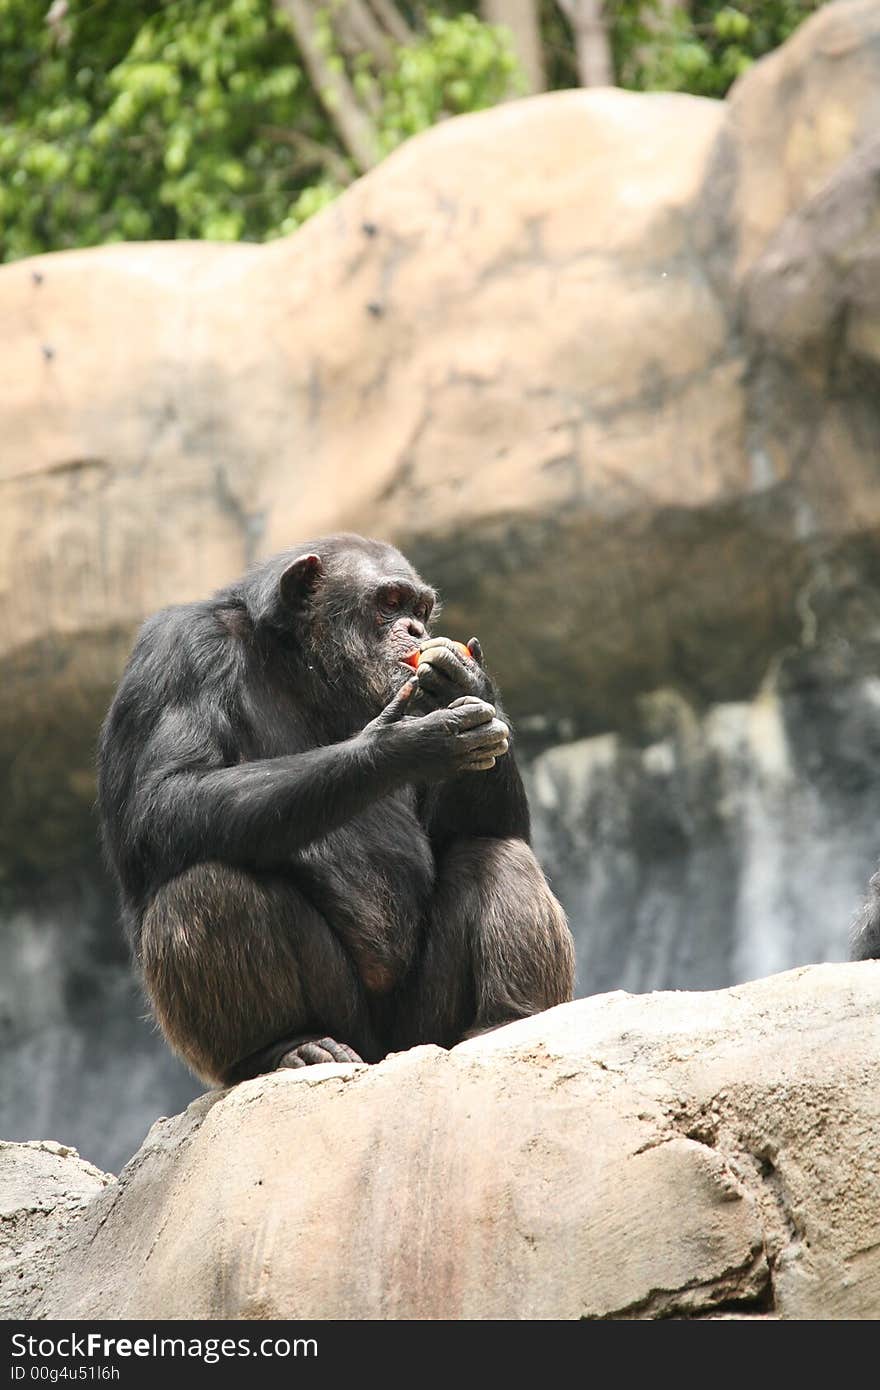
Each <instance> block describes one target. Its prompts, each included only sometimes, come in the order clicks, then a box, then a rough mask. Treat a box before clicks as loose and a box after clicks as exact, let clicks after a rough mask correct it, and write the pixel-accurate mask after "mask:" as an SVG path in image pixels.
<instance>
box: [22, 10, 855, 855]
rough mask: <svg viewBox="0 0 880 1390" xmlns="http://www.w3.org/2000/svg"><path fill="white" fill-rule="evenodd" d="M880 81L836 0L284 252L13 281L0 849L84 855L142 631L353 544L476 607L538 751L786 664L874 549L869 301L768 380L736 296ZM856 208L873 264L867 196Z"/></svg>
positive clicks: (510, 136) (383, 192)
mask: <svg viewBox="0 0 880 1390" xmlns="http://www.w3.org/2000/svg"><path fill="white" fill-rule="evenodd" d="M878 93H880V13H878V10H877V7H876V5H873V4H871V3H868V0H851V3H847V4H841V5H830V6H825V7H823V9H822V11H821V12H820V13H819V14H818V15H817V16H816V17H815V18H814V19H813V20H812V21H810V22H809V23H807V24H805V25H804V26H803V27H802V29H801V30H799V31H798V33H797V35H796V36H795V38H794V39H793V40H792V41H791V43H790V44H788V45H787V46H786V47H785V48H784V49H783V50H781V51H780V52H778V53H776V54H774V55H771V57H770V58H768V59H767V60H766V61H765V62H763V63H761V64H759V65H758V66H757V67H756V69H755V70H754V72H752V73H750V74H748V75H747V76H746V77H745V78H744V79H743V81H742V82H741V83H740V84H739V85H738V87H737V88H736V90H735V92H734V94H733V96H732V98H731V100H730V101H729V102H727V103H720V102H711V101H704V100H701V99H698V98H695V97H688V96H681V95H670V94H654V95H639V94H634V93H629V92H622V91H566V92H559V93H555V94H551V95H547V96H542V97H537V98H533V99H530V100H527V101H523V102H515V103H511V104H508V105H505V106H502V107H499V108H497V109H495V110H492V111H488V112H484V113H481V114H478V115H474V116H469V117H466V118H462V119H460V120H456V121H450V122H447V123H445V124H443V125H441V126H439V127H436V128H435V129H433V130H431V131H429V132H427V133H425V134H424V135H423V136H421V137H419V138H417V139H415V140H412V141H410V142H409V143H408V144H406V145H405V146H404V147H403V148H402V149H400V150H399V151H397V152H396V153H395V154H394V155H393V156H392V157H391V158H389V159H388V160H386V161H385V162H384V163H383V164H382V165H381V166H380V167H379V168H378V169H376V170H375V171H374V172H373V173H371V174H370V175H369V176H368V177H367V178H365V179H362V180H361V181H360V182H359V183H357V184H356V185H355V186H354V187H353V188H352V189H351V190H350V191H349V192H348V193H347V194H346V195H345V196H344V197H343V198H342V199H340V201H339V202H338V203H337V204H335V205H334V206H333V207H332V208H331V209H329V210H328V211H327V212H325V213H324V214H322V215H321V216H319V217H318V218H316V219H314V220H313V221H312V222H310V223H309V224H308V225H307V226H305V227H304V228H303V229H302V230H301V231H299V232H298V233H297V234H296V235H295V236H293V237H291V238H288V239H286V240H282V241H278V242H275V243H272V244H271V245H268V246H263V247H255V246H231V247H230V246H211V245H204V244H200V245H186V244H165V245H150V246H132V245H122V246H111V247H105V248H101V249H98V250H93V251H84V252H70V253H64V254H61V255H57V256H51V257H43V258H40V259H39V260H36V261H27V262H20V263H18V264H14V265H10V266H7V267H5V268H4V269H3V270H2V271H0V325H2V329H3V340H4V342H5V343H6V344H7V352H8V354H9V358H10V369H9V371H8V373H7V387H6V392H5V398H4V419H3V426H4V448H3V459H2V474H3V478H4V501H5V505H4V508H3V511H2V514H0V555H2V556H3V557H4V561H3V562H2V563H0V599H2V612H3V614H4V622H3V624H2V626H0V660H2V663H3V670H4V680H3V682H2V686H0V752H2V753H3V755H4V756H5V759H6V761H7V764H8V767H9V774H10V776H9V784H10V795H8V796H7V798H6V799H5V801H4V807H3V813H2V820H0V845H2V843H3V842H4V840H5V842H6V844H7V847H8V849H9V850H10V851H12V852H14V853H15V854H16V855H19V856H22V857H24V858H25V859H28V858H30V859H36V860H37V861H38V862H40V863H44V862H45V861H46V858H47V856H49V855H50V854H55V855H57V856H60V857H63V856H64V854H65V853H66V852H67V851H68V850H69V847H70V844H71V841H72V840H76V839H77V838H80V839H81V837H82V835H81V831H78V827H79V826H80V825H81V824H82V816H81V813H80V812H81V807H82V806H83V805H84V804H85V802H86V801H87V799H88V797H89V795H90V790H91V785H92V783H91V749H92V742H93V735H94V729H95V725H96V723H97V721H98V719H99V718H100V714H101V712H102V710H103V708H104V707H105V705H106V702H107V699H108V697H109V694H110V691H111V688H112V684H113V680H114V678H115V676H116V675H117V673H118V670H119V667H120V664H121V662H122V660H123V657H124V653H125V650H126V648H127V645H128V643H129V641H130V638H131V635H132V632H133V630H134V628H135V627H136V626H137V624H138V622H139V621H140V619H141V618H143V616H144V615H145V614H146V613H148V612H149V611H151V610H152V609H154V608H156V607H158V606H160V605H161V604H163V603H166V602H170V601H173V600H178V599H186V598H190V597H193V596H196V595H201V594H205V593H207V592H210V590H211V589H212V587H214V586H215V585H217V584H219V583H220V582H222V581H224V580H226V579H228V578H229V577H231V576H232V575H234V574H235V573H236V572H238V571H239V570H240V569H241V568H242V567H243V566H244V565H245V564H246V563H247V562H248V560H249V559H251V558H253V557H254V556H256V555H259V554H264V553H266V552H268V551H271V550H273V549H276V548H279V547H282V546H284V545H287V544H289V543H291V542H293V541H294V540H296V539H297V538H302V537H305V536H307V535H312V534H314V533H320V532H322V531H326V530H331V529H336V528H340V527H345V528H350V529H355V530H362V531H365V532H367V533H379V534H382V535H384V536H388V537H390V538H392V539H393V540H395V541H397V542H399V543H400V544H401V545H402V546H403V547H404V548H405V549H406V550H407V551H408V552H410V553H411V554H412V555H413V557H414V559H415V560H416V561H417V562H418V563H420V564H421V565H422V566H423V568H424V569H425V570H426V571H427V573H428V574H429V575H430V578H431V579H432V580H433V581H434V582H435V583H438V584H439V585H440V587H441V588H442V589H444V590H445V593H446V598H447V621H448V625H449V626H450V628H451V629H452V630H454V631H456V632H461V633H465V630H466V629H467V628H469V627H471V626H472V624H473V622H474V619H475V616H477V615H478V616H479V625H480V629H481V634H482V635H483V636H484V637H485V638H486V646H487V650H488V652H489V654H490V658H491V660H492V661H493V664H494V666H495V668H496V670H497V672H498V674H499V676H500V677H501V681H502V685H503V686H504V687H505V689H506V690H507V694H508V700H509V703H510V704H511V706H512V707H513V708H514V709H516V711H517V712H518V713H519V715H520V716H522V715H527V716H532V717H533V718H535V719H537V720H543V721H544V728H545V730H546V731H547V732H548V733H549V734H550V735H552V734H553V733H554V731H556V730H558V728H559V726H560V723H561V722H564V721H569V723H573V724H574V726H575V728H576V730H577V731H578V732H581V733H589V732H593V731H596V730H597V729H605V728H612V727H622V726H625V725H626V724H627V722H628V721H629V722H630V723H632V721H633V718H634V701H635V700H636V699H637V697H638V696H639V694H641V693H643V692H645V691H650V690H652V689H654V688H656V687H657V686H659V685H662V684H664V683H669V682H670V681H671V682H672V683H673V684H677V685H679V686H680V687H681V688H683V689H685V690H687V691H689V692H691V693H693V694H694V696H695V697H696V698H697V699H698V701H702V702H705V701H707V700H714V699H719V698H728V699H729V698H742V697H744V696H747V695H749V694H751V693H752V692H753V691H754V689H755V688H756V686H757V684H758V682H759V681H760V679H761V677H762V676H763V675H764V673H765V671H766V668H767V665H768V662H769V660H770V658H771V656H772V655H773V654H774V652H775V651H777V650H778V648H779V647H780V645H781V644H785V643H786V642H790V641H792V640H796V639H797V636H798V631H799V624H798V619H797V612H796V600H797V596H798V594H799V592H800V591H801V590H802V589H803V587H804V585H805V584H807V583H808V582H809V580H810V576H811V572H812V568H813V566H814V563H815V554H816V550H817V548H821V549H823V550H827V551H829V552H830V553H831V555H832V556H835V557H836V556H837V555H838V554H839V552H840V551H841V549H843V550H844V551H846V552H847V553H848V552H849V550H851V549H852V547H853V545H855V544H856V542H857V541H861V540H863V539H864V537H866V536H870V537H871V538H872V544H873V540H874V539H875V538H876V535H877V529H878V508H877V502H876V496H877V492H876V489H873V490H872V489H871V488H870V487H869V486H867V485H866V478H867V477H868V475H870V470H871V468H872V466H873V465H872V460H874V459H876V457H877V452H878V445H880V404H878V401H880V394H878V393H876V392H874V393H867V392H861V393H860V394H859V393H856V392H855V391H854V390H852V389H851V383H850V385H847V382H846V363H847V361H848V353H849V350H850V349H851V348H853V349H854V350H857V351H859V352H862V353H863V352H864V344H866V343H867V344H870V343H871V342H873V341H874V336H873V335H875V334H876V332H877V331H878V329H877V313H878V309H877V304H876V302H875V301H874V300H871V301H870V302H866V303H863V304H862V305H861V307H860V311H859V324H858V328H857V332H855V333H854V335H851V339H849V340H848V339H843V340H841V337H840V335H839V333H837V331H836V329H835V324H836V323H837V321H838V320H837V317H836V316H835V315H834V314H832V313H829V312H827V310H822V312H820V313H818V314H817V316H816V325H815V328H816V332H817V333H818V334H819V335H820V336H821V337H822V338H823V341H824V345H825V350H826V356H828V357H829V359H830V369H829V370H828V371H826V373H825V374H824V376H823V377H822V378H821V379H819V380H817V381H806V382H805V381H804V379H803V375H802V373H801V372H800V371H799V370H795V369H794V368H792V369H790V370H789V369H787V368H786V367H785V364H784V363H782V364H781V365H780V363H779V362H778V361H776V360H775V359H774V362H773V370H772V374H771V376H770V377H769V378H768V375H767V372H766V371H756V370H755V368H756V366H760V364H761V362H763V358H764V356H765V355H766V354H765V339H766V333H765V331H764V327H763V325H759V327H758V332H757V335H755V334H753V333H752V331H751V323H752V317H751V316H750V315H749V314H748V313H745V312H744V309H745V308H746V307H747V305H748V303H749V300H748V294H747V291H745V290H743V288H742V277H743V276H745V275H746V272H747V271H748V270H749V269H750V268H753V267H754V266H755V265H756V263H757V262H758V261H759V260H760V257H761V253H762V252H763V251H764V250H765V249H766V247H767V246H768V244H769V243H770V241H771V238H772V237H773V236H774V235H776V234H778V232H779V228H780V227H781V226H782V224H783V223H784V222H785V219H786V217H787V216H789V215H795V214H797V213H798V211H799V210H800V209H803V208H804V207H805V206H806V205H807V204H808V203H809V201H810V199H811V198H813V197H815V196H817V195H818V194H819V192H820V191H821V189H822V188H823V187H824V186H825V184H826V182H827V181H828V180H830V179H834V178H841V177H842V176H841V175H840V174H839V172H838V171H840V170H841V169H842V168H843V166H844V165H845V163H846V161H847V160H848V159H849V158H850V157H852V155H853V152H854V151H855V150H857V149H858V147H859V145H860V142H861V141H862V139H863V138H864V137H865V135H866V132H869V131H870V130H871V129H872V128H876V124H877V115H878V102H880V96H878ZM758 131H759V132H760V136H761V138H760V139H757V138H756V132H758ZM780 162H781V164H782V167H783V168H784V170H785V178H779V177H777V173H776V171H777V169H778V167H779V166H780ZM848 188H850V182H847V181H846V179H843V182H842V183H841V184H840V190H841V191H840V194H839V196H840V197H844V198H845V197H846V196H851V197H853V198H856V199H857V200H858V204H859V209H860V220H859V223H858V226H859V228H860V229H861V230H860V232H859V233H858V235H859V237H860V241H859V247H860V249H859V254H860V255H861V256H862V258H863V259H864V258H865V257H867V258H868V262H867V263H873V262H872V260H871V258H872V257H873V256H875V255H876V246H877V237H878V232H877V225H878V223H877V220H876V216H874V213H875V212H876V208H877V201H878V192H877V185H876V180H875V181H873V182H870V181H867V180H865V179H863V180H862V182H861V183H860V184H859V186H858V189H857V190H855V191H854V192H852V194H850V195H847V192H846V190H847V189H848ZM771 192H772V195H773V196H772V197H771V196H770V193H771ZM872 248H873V249H872ZM821 254H822V253H821V247H820V246H816V247H815V248H814V251H812V252H811V255H812V257H813V260H815V256H816V255H819V256H820V257H821ZM719 267H721V268H722V269H719ZM734 267H735V268H736V269H737V275H738V277H739V278H737V277H734V276H733V268H734ZM762 273H763V276H764V279H765V280H766V278H767V276H768V274H770V271H769V269H768V263H767V262H765V263H764V267H763V272H762ZM779 274H780V276H784V275H785V267H784V266H783V268H782V270H781V271H780V272H779ZM771 278H772V277H771ZM762 284H763V282H762ZM829 293H830V291H829ZM744 294H746V298H745V300H742V296H743V295H744ZM772 298H773V286H772V285H771V286H770V290H769V294H768V296H767V299H766V302H768V303H771V302H772ZM761 299H764V290H763V288H762V293H761ZM741 300H742V303H741ZM744 330H745V331H744ZM860 345H862V346H860ZM780 401H782V402H783V403H782V404H780ZM798 407H802V408H800V409H799V408H798ZM838 448H839V453H838V452H836V451H837V450H838ZM871 476H873V475H871ZM511 613H515V614H516V629H517V631H516V637H515V638H514V637H512V636H511V635H510V633H509V628H510V615H511ZM25 730H26V731H27V734H26V736H25ZM59 769H62V770H63V771H62V775H61V777H59V775H58V770H59Z"/></svg>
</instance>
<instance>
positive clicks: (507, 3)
mask: <svg viewBox="0 0 880 1390" xmlns="http://www.w3.org/2000/svg"><path fill="white" fill-rule="evenodd" d="M481 9H482V13H483V18H484V19H485V21H486V23H487V24H503V25H504V26H505V27H506V28H507V29H509V30H510V32H511V34H512V36H513V50H514V52H515V54H516V56H517V58H518V59H519V61H520V64H521V66H522V69H523V72H524V73H525V76H526V82H527V83H528V90H529V91H530V92H543V91H545V90H546V88H547V78H546V76H545V73H544V50H543V48H542V46H541V30H540V26H539V24H538V4H537V0H483V3H482V6H481Z"/></svg>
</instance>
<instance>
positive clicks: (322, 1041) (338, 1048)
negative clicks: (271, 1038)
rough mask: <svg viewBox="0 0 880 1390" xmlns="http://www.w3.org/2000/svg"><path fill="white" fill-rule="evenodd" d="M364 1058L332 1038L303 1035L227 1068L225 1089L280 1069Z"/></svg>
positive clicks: (271, 1046)
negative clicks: (238, 1082)
mask: <svg viewBox="0 0 880 1390" xmlns="http://www.w3.org/2000/svg"><path fill="white" fill-rule="evenodd" d="M362 1061H363V1058H362V1057H359V1056H358V1054H357V1053H356V1052H355V1051H354V1050H353V1049H352V1048H350V1047H346V1045H345V1043H338V1042H334V1041H333V1039H332V1038H321V1037H319V1036H318V1035H317V1034H316V1033H304V1034H301V1035H300V1036H299V1037H294V1038H281V1039H280V1041H278V1042H276V1043H270V1045H269V1046H268V1047H261V1048H260V1050H259V1052H252V1053H251V1055H250V1056H249V1057H245V1058H244V1059H243V1060H242V1061H241V1062H237V1063H236V1065H235V1066H234V1067H230V1068H229V1071H228V1072H227V1073H226V1076H225V1078H224V1080H225V1083H226V1085H227V1086H232V1085H234V1084H235V1083H236V1082H237V1081H248V1080H250V1078H251V1077H254V1076H265V1075H266V1073H267V1072H270V1071H277V1070H278V1068H279V1067H310V1066H314V1065H315V1064H316V1063H317V1062H362Z"/></svg>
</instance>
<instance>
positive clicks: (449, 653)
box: [417, 638, 468, 680]
mask: <svg viewBox="0 0 880 1390" xmlns="http://www.w3.org/2000/svg"><path fill="white" fill-rule="evenodd" d="M423 665H426V666H436V667H437V668H438V669H439V670H441V671H445V673H446V675H447V676H451V677H452V679H453V680H455V679H459V680H460V679H461V677H462V675H463V674H464V673H465V672H467V669H468V668H467V666H466V665H465V662H464V658H463V657H462V655H461V653H460V652H459V651H456V649H455V647H454V646H453V645H452V643H451V642H448V641H447V639H445V638H443V639H439V638H438V639H437V640H436V641H434V640H433V639H432V643H431V645H430V646H428V647H422V648H420V650H419V665H418V668H417V669H419V670H420V669H421V667H422V666H423Z"/></svg>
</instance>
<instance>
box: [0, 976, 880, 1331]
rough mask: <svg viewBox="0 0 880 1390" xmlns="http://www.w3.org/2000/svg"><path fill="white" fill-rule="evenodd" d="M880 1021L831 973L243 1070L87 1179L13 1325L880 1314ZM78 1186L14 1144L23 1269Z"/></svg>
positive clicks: (612, 1005)
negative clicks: (444, 1042) (42, 1228)
mask: <svg viewBox="0 0 880 1390" xmlns="http://www.w3.org/2000/svg"><path fill="white" fill-rule="evenodd" d="M878 1018H880V964H878V963H875V962H866V963H863V964H861V965H848V966H847V965H843V966H818V967H813V968H810V969H805V970H799V971H794V972H791V973H789V974H786V975H780V976H775V977H772V978H770V979H765V980H761V981H758V982H756V983H754V984H751V985H746V986H742V987H740V988H738V989H733V990H727V991H720V992H718V993H714V994H653V995H649V996H639V997H635V998H633V997H630V996H626V995H624V994H621V993H616V994H610V995H605V996H600V997H597V998H593V999H589V1000H583V1001H580V1002H578V1003H575V1004H568V1005H563V1006H561V1007H560V1008H557V1009H553V1010H551V1011H550V1012H548V1013H545V1014H541V1015H539V1016H538V1017H536V1018H533V1019H528V1020H526V1021H524V1022H522V1023H516V1024H512V1025H510V1026H509V1027H507V1028H503V1029H500V1030H498V1031H497V1032H496V1033H492V1034H488V1035H485V1036H483V1037H481V1038H476V1039H473V1040H472V1041H470V1042H467V1043H464V1044H462V1045H461V1046H459V1047H457V1048H455V1049H454V1050H453V1051H452V1052H449V1053H446V1052H443V1051H441V1050H440V1049H439V1048H435V1047H420V1048H415V1049H413V1050H412V1051H411V1052H407V1053H401V1054H398V1055H397V1056H395V1057H391V1058H389V1059H387V1060H386V1061H385V1062H383V1063H381V1064H380V1065H378V1066H375V1067H364V1066H359V1067H355V1066H334V1065H328V1066H318V1067H312V1068H308V1069H304V1070H302V1071H298V1072H281V1073H275V1074H274V1075H272V1076H268V1077H260V1078H258V1079H257V1080H256V1081H251V1082H245V1083H244V1084H243V1085H240V1086H237V1087H235V1088H234V1089H233V1090H231V1091H228V1092H222V1093H220V1092H218V1093H215V1094H214V1095H212V1096H206V1097H204V1098H203V1099H201V1100H199V1101H197V1102H195V1104H194V1105H193V1106H192V1107H191V1108H190V1109H189V1111H188V1112H187V1113H186V1114H185V1115H180V1116H178V1117H177V1118H176V1119H174V1120H163V1121H160V1122H159V1123H158V1124H156V1125H155V1126H154V1128H153V1129H152V1131H151V1133H150V1135H149V1137H148V1139H147V1141H146V1143H145V1144H144V1147H143V1148H142V1149H141V1150H140V1152H139V1153H138V1154H137V1155H136V1156H135V1157H134V1159H133V1160H132V1162H131V1163H130V1164H129V1165H128V1166H127V1167H126V1169H125V1170H124V1171H123V1173H122V1174H121V1175H120V1178H119V1180H118V1181H114V1182H111V1183H110V1184H109V1185H108V1186H107V1187H106V1188H105V1189H104V1190H103V1191H102V1190H100V1186H99V1184H100V1182H101V1175H99V1174H95V1173H94V1171H92V1172H91V1173H88V1174H86V1177H85V1180H86V1182H87V1183H88V1184H90V1185H91V1188H92V1191H94V1192H95V1195H94V1196H92V1198H91V1200H90V1201H88V1203H87V1205H85V1206H84V1207H83V1208H82V1209H81V1210H80V1211H79V1213H78V1214H77V1215H76V1216H75V1217H74V1219H70V1220H68V1221H67V1223H66V1224H65V1225H64V1226H63V1227H61V1228H60V1229H59V1230H57V1231H56V1232H55V1233H54V1237H53V1239H52V1240H51V1241H44V1243H43V1244H42V1245H41V1246H40V1247H39V1248H38V1249H37V1250H36V1251H35V1252H34V1254H33V1256H32V1259H31V1263H30V1265H29V1279H28V1283H27V1285H26V1286H25V1287H23V1288H22V1287H19V1286H18V1285H17V1284H16V1282H15V1281H8V1282H7V1281H3V1280H0V1315H3V1316H7V1317H9V1316H31V1317H34V1316H36V1317H42V1318H76V1319H87V1320H94V1319H108V1318H109V1319H117V1318H136V1319H154V1318H245V1319H263V1318H293V1319H302V1318H324V1319H337V1318H345V1319H358V1320H364V1319H372V1318H381V1319H389V1318H393V1319H406V1318H420V1319H435V1318H437V1319H459V1318H496V1319H511V1318H517V1319H539V1318H554V1319H560V1318H591V1319H594V1318H620V1317H626V1318H639V1319H640V1318H656V1317H669V1316H684V1317H689V1316H695V1315H701V1316H705V1315H710V1316H713V1315H714V1316H720V1315H727V1316H730V1315H737V1316H740V1317H749V1316H757V1317H764V1318H766V1317H778V1318H797V1319H804V1318H817V1319H829V1318H831V1319H837V1318H842V1319H855V1318H876V1317H877V1316H878V1315H880V1203H878V1200H877V1198H878V1173H880V1097H878V1092H877V1087H876V1085H875V1084H873V1081H874V1078H875V1077H876V1072H877V1067H878V1065H880V1025H878V1021H877V1020H878ZM17 1165H21V1168H22V1172H23V1178H22V1180H20V1181H18V1182H16V1180H15V1179H16V1174H17ZM81 1167H82V1166H81V1165H79V1164H78V1163H76V1161H75V1159H74V1158H72V1157H71V1158H69V1159H68V1167H67V1169H66V1170H65V1171H66V1172H67V1173H69V1174H70V1175H71V1177H70V1180H69V1183H68V1185H70V1183H73V1182H80V1183H81V1182H82V1181H83V1176H82V1172H81ZM4 1172H6V1174H7V1176H6V1179H5V1181H4ZM53 1177H54V1175H53ZM57 1191H58V1182H57V1178H56V1180H55V1185H54V1186H53V1187H51V1188H50V1185H49V1183H47V1182H44V1181H41V1180H40V1178H39V1175H38V1174H34V1172H33V1152H32V1150H31V1149H29V1148H26V1149H24V1151H23V1152H20V1151H19V1152H18V1153H16V1150H15V1149H14V1148H9V1149H6V1150H3V1149H0V1201H3V1200H4V1198H5V1206H6V1208H7V1210H6V1211H4V1215H8V1216H9V1217H10V1218H11V1221H10V1223H9V1224H7V1225H6V1226H4V1236H3V1242H4V1243H3V1246H0V1262H3V1263H5V1265H6V1267H10V1266H11V1267H13V1268H15V1267H16V1261H19V1262H20V1260H21V1256H22V1230H21V1225H20V1224H19V1222H20V1207H21V1205H22V1204H23V1203H24V1201H28V1202H30V1203H33V1202H34V1201H35V1200H36V1201H40V1202H42V1203H43V1205H44V1206H46V1207H49V1208H50V1209H51V1208H52V1205H53V1201H54V1200H55V1194H56V1193H57ZM15 1193H18V1194H19V1197H18V1206H17V1205H16V1202H15V1200H14V1194H15ZM7 1194H10V1195H7ZM3 1263H0V1268H2V1267H3Z"/></svg>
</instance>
